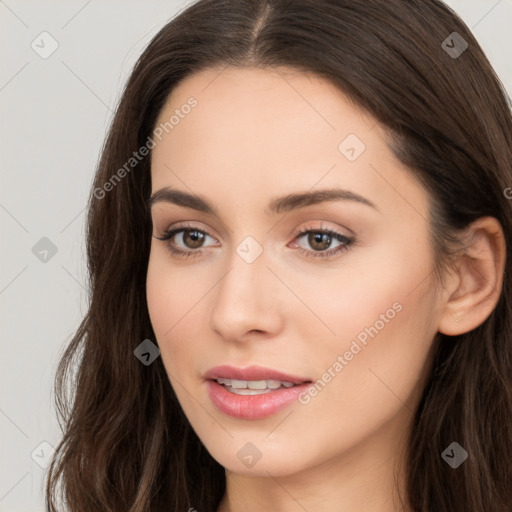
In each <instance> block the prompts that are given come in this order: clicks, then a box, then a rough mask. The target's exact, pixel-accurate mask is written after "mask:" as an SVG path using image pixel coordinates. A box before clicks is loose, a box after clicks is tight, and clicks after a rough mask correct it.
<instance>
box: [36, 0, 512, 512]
mask: <svg viewBox="0 0 512 512" xmlns="http://www.w3.org/2000/svg"><path fill="white" fill-rule="evenodd" d="M454 32H456V33H457V34H458V35H459V36H460V37H462V38H463V39H464V41H466V43H467V44H468V48H467V49H466V51H464V53H462V54H461V55H458V56H457V55H454V54H453V53H450V51H449V50H448V48H447V44H446V43H443V41H449V44H448V47H454V45H455V43H454V42H453V41H454V40H453V37H456V36H453V33H454ZM449 37H452V39H449ZM459 41H460V40H459ZM455 57H457V58H455ZM223 66H238V67H241V66H258V67H262V68H271V67H274V66H287V67H290V68H293V69H296V70H299V71H305V72H308V73H309V72H312V73H315V74H317V75H319V76H320V77H323V78H326V79H328V80H330V82H331V83H333V84H334V85H335V86H336V87H338V88H339V90H340V91H342V92H343V93H344V94H345V95H346V96H347V97H349V98H350V99H351V100H352V101H353V102H354V103H355V104H356V105H358V106H359V107H361V108H363V109H364V110H366V111H367V112H369V113H370V114H371V115H372V116H374V117H375V118H376V119H377V120H378V121H379V122H380V123H381V124H382V126H383V127H384V128H385V129H386V133H387V134H389V141H388V143H389V146H390V148H391V149H392V151H393V152H394V154H395V155H396V157H397V158H398V159H399V160H400V161H402V162H403V163H404V164H405V165H406V166H407V168H408V169H409V171H410V172H411V173H412V175H413V176H415V177H416V178H417V179H418V180H419V181H420V182H421V183H422V184H423V186H424V187H425V190H426V191H427V193H428V194H429V199H430V222H429V226H430V233H431V244H432V248H433V254H434V255H435V264H436V266H435V268H436V275H437V276H438V277H439V282H441V283H442V276H443V272H442V271H443V269H444V268H445V266H446V265H448V264H450V261H451V255H452V252H451V248H452V247H453V246H454V244H457V243H459V244H460V239H459V238H458V234H459V233H460V230H461V229H463V228H465V227H467V226H468V225H469V224H470V223H471V222H473V221H475V220H476V219H478V218H479V217H483V216H492V217H495V218H496V219H498V220H499V222H500V223H501V226H502V228H503V231H504V233H505V237H506V240H508V241H512V213H511V212H512V210H511V201H510V200H508V199H507V194H506V193H505V191H506V190H507V189H508V190H510V189H509V187H511V186H512V115H511V110H510V106H509V104H508V102H507V96H506V92H505V89H504V87H503V85H502V84H501V82H500V81H499V79H498V77H497V76H496V74H495V72H494V70H493V68H492V66H491V65H490V63H489V61H488V59H487V58H486V56H485V55H484V52H483V51H482V49H481V47H480V46H479V44H478V43H477V41H476V40H475V38H474V36H473V35H472V34H471V32H470V30H469V29H468V27H467V26H466V25H465V24H464V23H463V21H461V19H460V18H459V17H458V16H457V15H456V14H455V13H454V12H453V11H452V10H451V9H450V8H448V7H447V6H446V5H445V4H443V3H442V2H441V1H439V0H408V1H404V0H365V1H357V0H200V1H198V2H196V3H194V4H192V5H190V6H189V7H187V8H186V9H185V10H184V11H182V12H181V13H179V15H177V16H176V17H174V18H173V19H171V21H170V22H169V23H167V24H166V25H165V26H164V27H163V28H162V29H161V30H160V31H159V33H158V34H156V36H155V37H154V38H153V39H152V40H151V42H150V43H149V45H148V46H147V48H146V49H145V50H144V52H143V53H142V55H141V56H140V58H139V59H138V61H137V63H136V65H135V67H134V69H133V72H132V73H131V75H130V77H129V79H128V81H127V83H126V85H125V87H124V90H123V94H122V96H121V98H120V101H119V104H118V106H117V109H116V113H115V116H114V118H113V120H112V123H111V126H110V129H109V133H108V136H107V138H106V141H105V144H104V146H103V148H102V152H101V157H100V159H99V163H98V167H97V170H96V174H95V179H94V185H93V189H92V190H91V194H90V199H89V203H88V217H87V262H88V273H89V279H90V295H89V304H88V310H87V313H86V314H85V317H84V318H83V321H82V322H81V324H80V326H79V328H78V330H77V331H76V333H74V336H73V337H72V339H71V340H70V343H69V345H67V347H66V348H65V350H64V351H63V354H62V355H61V359H60V362H59V366H58V369H57V374H56V377H55V402H56V406H57V412H58V417H59V424H60V425H61V429H62V431H63V436H62V440H61V441H60V443H59V445H58V446H57V448H56V454H55V456H54V458H53V460H52V463H51V466H50V468H49V471H48V474H47V482H46V486H45V496H46V504H47V508H48V510H49V511H51V512H56V511H59V510H64V508H62V507H65V510H69V511H70V512H96V511H98V512H100V511H101V512H150V511H151V512H160V511H162V512H163V511H167V512H178V511H180V512H183V511H185V510H187V509H189V508H190V507H194V508H195V509H197V510H199V511H200V512H204V511H211V512H214V511H216V509H217V507H218V505H219V503H220V500H221V498H222V496H223V494H224V492H225V488H226V482H225V472H224V468H223V467H222V466H221V465H220V464H219V463H218V462H217V461H215V460H214V459H213V458H212V457H211V455H210V454H209V453H208V452H207V451H206V449H205V448H204V446H203V445H202V443H201V442H200V440H199V439H198V437H197V436H196V435H195V433H194V431H193V429H192V428H191V426H190V424H189V422H188V421H187V419H186V417H185V416H184V414H183V412H182V410H181V408H180V405H179V403H178V401H177V398H176V396H175V394H174V392H173V390H172V387H171V385H170V383H169V380H168V376H167V374H166V371H165V368H164V366H163V363H162V360H161V358H158V359H157V360H155V362H154V363H153V364H152V365H151V366H145V365H143V364H141V362H140V361H139V360H138V359H137V358H136V357H134V353H133V352H134V349H135V348H136V347H137V346H138V345H139V344H140V343H141V342H142V341H143V340H145V339H153V340H154V339H155V336H154V332H153V329H152V326H151V323H150V319H149V314H148V308H147V302H146V289H145V279H146V272H147V266H148V258H149V251H150V239H151V232H152V225H151V218H150V216H149V213H148V209H147V207H146V202H147V199H148V198H149V195H150V191H151V175H150V166H151V154H149V155H148V156H147V157H146V158H142V159H140V161H137V163H136V165H134V167H133V169H130V170H129V171H126V166H125V167H124V168H125V171H126V172H125V173H121V172H120V169H121V168H122V167H123V165H125V164H126V162H128V161H130V158H132V157H133V154H134V152H136V151H137V150H138V149H139V148H141V147H142V146H144V145H145V144H146V143H147V140H148V137H149V136H150V135H151V134H152V131H153V129H154V128H155V122H156V119H157V117H158V115H159V113H160V112H161V109H162V107H163V106H164V104H165V102H166V100H167V99H168V97H169V94H170V93H171V92H172V90H173V89H174V88H175V87H176V85H177V84H178V83H179V82H180V81H181V80H183V79H184V78H185V77H187V76H189V75H191V74H192V73H194V72H196V71H200V70H203V69H206V68H212V67H219V69H220V68H222V67H223ZM199 108H200V107H199ZM121 174H122V179H119V178H120V175H121ZM115 176H117V179H116V178H115ZM107 182H108V183H110V186H107V185H106V184H107ZM511 258H512V251H510V250H509V251H507V256H506V266H505V273H504V276H503V278H504V282H503V288H502V291H501V294H500V297H499V300H498V303H497V305H496V307H495V309H494V310H493V312H492V314H491V315H490V316H489V317H488V318H487V319H486V320H485V322H483V323H482V324H481V325H480V326H478V327H477V328H475V329H474V330H472V331H470V332H468V333H465V334H462V335H459V336H445V335H442V334H439V333H438V335H437V337H436V338H438V341H439V343H438V344H437V347H436V350H435V357H434V358H433V361H434V362H433V366H432V371H431V374H430V376H429V379H428V382H427V384H426V387H425V389H424V393H423V395H422V398H421V401H420V403H419V406H418V408H417V411H415V419H414V423H413V428H412V432H411V435H410V439H409V442H408V446H407V486H406V492H407V496H406V499H407V501H408V502H409V503H410V505H411V507H412V508H413V510H414V511H415V512H457V511H460V512H483V511H486V512H488V511H490V510H492V511H493V512H510V511H511V510H512V485H511V483H512V467H511V461H512V374H511V373H512V297H511V293H512V281H511V280H512V273H511V268H512V267H511V265H512V260H511ZM454 440H456V441H457V442H458V443H459V444H461V445H462V446H463V447H464V448H465V449H466V450H467V451H468V453H469V458H468V459H467V460H466V461H465V463H464V464H462V465H461V466H460V467H458V468H457V469H456V470H454V469H452V468H451V467H450V466H449V465H448V464H446V463H445V462H444V461H443V460H442V458H441V452H442V451H443V450H444V448H446V447H447V446H448V445H449V444H450V443H451V442H452V441H454Z"/></svg>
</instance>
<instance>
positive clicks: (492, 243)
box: [438, 217, 506, 336]
mask: <svg viewBox="0 0 512 512" xmlns="http://www.w3.org/2000/svg"><path fill="white" fill-rule="evenodd" d="M465 240H466V248H465V251H464V253H463V254H462V255H461V256H460V257H459V260H458V261H457V262H456V266H457V272H456V274H454V275H453V276H452V277H451V280H450V283H451V284H452V287H451V289H448V297H447V299H446V302H445V303H444V305H442V311H441V313H440V316H439V325H438V331H439V332H441V333H443V334H446V335H448V336H456V335H459V334H464V333H466V332H469V331H471V330H473V329H475V328H476V327H478V326H479V325H481V324H482V323H483V322H485V320H486V319H487V318H488V317H489V316H490V314H491V313H492V311H493V310H494V308H495V307H496V304H497V303H498V299H499V297H500V294H501V290H502V286H503V274H504V269H505V261H506V242H505V236H504V234H503V229H502V227H501V224H500V223H499V221H498V220H497V219H496V218H494V217H481V218H480V219H478V220H476V221H475V222H473V223H472V224H471V225H470V226H469V227H468V230H467V235H466V238H465Z"/></svg>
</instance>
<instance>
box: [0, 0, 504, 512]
mask: <svg viewBox="0 0 512 512" xmlns="http://www.w3.org/2000/svg"><path fill="white" fill-rule="evenodd" d="M187 3H189V2H177V1H163V0H159V1H155V0H152V1H147V0H146V1H144V2H143V1H140V0H139V1H133V0H132V1H127V0H103V1H99V0H89V1H80V2H77V1H67V2H64V1H61V2H56V1H53V2H50V1H38V2H35V1H32V2H29V1H21V0H5V1H3V0H0V43H1V44H0V49H1V50H0V51H1V73H0V102H1V103H0V105H1V109H2V113H1V118H0V119H1V123H0V130H1V132H0V144H1V146H0V148H1V149H0V150H1V153H0V154H1V160H0V162H1V179H2V187H1V189H0V191H1V192H0V223H1V229H2V240H3V242H2V247H3V251H2V252H1V253H0V254H1V256H2V263H1V265H0V268H1V275H0V307H1V315H2V316H1V319H2V323H1V330H2V355H1V358H0V365H1V366H0V378H1V382H0V392H1V395H0V450H1V451H0V460H1V466H0V512H26V511H43V510H44V498H43V493H42V484H43V477H44V473H45V469H44V467H45V465H46V462H47V460H48V457H49V455H50V454H51V448H50V446H51V445H53V446H56V444H57V442H58V440H59V438H60V430H59V428H58V424H57V421H56V415H55V411H54V408H53V390H52V386H53V377H54V374H55V369H56V364H57V361H58V359H59V356H60V354H61V351H62V349H63V347H64V346H65V344H66V343H67V342H68V341H69V340H70V338H71V336H72V334H73V332H74V330H75V329H76V328H77V327H78V324H79V322H80V320H81V318H82V316H83V315H84V313H85V311H86V304H87V302H86V298H87V293H86V284H87V283H86V266H85V259H84V233H85V231H84V221H85V205H86V201H87V196H88V193H89V189H90V186H91V183H92V177H93V173H94V169H95V166H96V163H97V160H98V156H99V150H100V148H101V145H102V143H103V140H104V136H105V133H106V129H107V127H108V124H109V122H110V120H111V118H112V114H113V109H114V108H115V105H116V103H117V100H118V99H119V94H120V90H121V87H122V85H123V84H124V82H125V80H126V78H127V76H128V74H129V72H130V70H131V68H132V66H133V64H134V63H135V60H136V59H137V57H138V56H139V55H140V53H141V52H142V50H143V48H144V47H145V45H146V44H147V43H148V42H149V40H150V39H151V37H152V36H153V35H154V34H155V33H156V32H157V31H158V30H159V29H160V28H161V27H162V26H163V25H164V24H165V23H166V21H167V20H169V19H170V18H171V17H173V16H174V14H175V13H177V12H178V10H181V9H182V8H183V7H184V6H185V5H186V4H187ZM448 3H449V5H451V6H452V7H453V8H454V9H455V10H456V11H457V12H458V13H459V14H460V15H461V16H462V18H463V19H464V21H465V22H466V23H467V24H468V26H469V27H470V28H472V30H473V32H474V34H475V36H476V37H477V39H478V40H479V42H480V44H481V45H482V46H483V48H484V51H486V53H487V55H488V57H489V59H490V61H491V63H492V64H493V66H494V67H495V69H496V71H497V73H498V75H499V76H500V79H501V80H502V82H503V83H504V85H505V87H506V88H507V90H508V92H509V94H510V95H511V96H512V63H511V59H510V49H511V48H512V0H500V1H498V0H489V1H488V0H451V1H449V2H448ZM44 31H47V32H48V33H49V34H51V38H53V40H55V41H56V42H57V44H58V48H57V49H56V51H55V52H54V53H53V54H51V55H50V56H49V57H47V58H42V57H41V56H40V55H41V54H43V55H44V52H49V50H51V45H52V44H55V43H53V40H52V39H51V38H50V37H49V36H40V34H41V33H42V32H44ZM447 35H448V34H447ZM33 41H34V43H33ZM32 44H33V45H34V46H35V47H36V49H33V48H32V46H31V45H32ZM440 44H441V41H440ZM36 50H37V51H36ZM37 52H39V53H37ZM461 94H462V92H461ZM511 186H512V184H511ZM43 237H46V238H47V239H49V240H50V241H51V244H53V246H55V248H56V249H57V252H56V253H55V254H54V255H52V252H51V249H50V250H49V252H48V253H47V254H46V253H44V250H45V249H48V248H49V245H48V241H45V240H43V241H40V240H41V239H42V238H43ZM36 244H38V245H36ZM34 246H36V249H34V250H33V247H34ZM34 252H35V253H36V254H34ZM41 258H43V259H45V258H46V261H41ZM41 443H43V444H41Z"/></svg>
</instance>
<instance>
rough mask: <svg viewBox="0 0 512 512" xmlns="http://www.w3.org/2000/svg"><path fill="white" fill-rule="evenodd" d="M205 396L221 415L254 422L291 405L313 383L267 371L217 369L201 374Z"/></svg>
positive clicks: (251, 368) (227, 367) (222, 367)
mask: <svg viewBox="0 0 512 512" xmlns="http://www.w3.org/2000/svg"><path fill="white" fill-rule="evenodd" d="M204 378H205V380H206V386H207V391H208V395H209V397H210V400H211V401H212V402H213V404H214V405H215V406H216V407H217V408H218V409H219V410H220V411H221V412H222V413H224V414H227V415H229V416H232V417H235V418H239V419H248V420H255V419H261V418H265V417H268V416H271V415H273V414H275V413H277V412H278V411H281V410H282V409H283V408H285V407H286V406H288V405H289V404H291V403H292V402H293V401H294V400H296V399H297V397H298V396H299V395H300V394H301V393H302V392H304V391H305V390H306V389H307V387H308V385H309V384H311V382H312V380H311V379H309V378H306V377H298V376H296V375H289V374H286V373H283V372H280V371H276V370H272V369H270V368H263V367H260V366H250V367H248V368H235V367H233V366H216V367H215V368H211V369H210V370H208V371H207V372H206V373H205V374H204Z"/></svg>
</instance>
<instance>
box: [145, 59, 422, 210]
mask: <svg viewBox="0 0 512 512" xmlns="http://www.w3.org/2000/svg"><path fill="white" fill-rule="evenodd" d="M190 98H194V100H195V102H196V104H195V106H194V107H193V108H188V107H187V108H185V107H184V106H186V105H187V104H188V103H190ZM172 116H174V121H173V123H172V128H169V127H168V130H167V132H164V133H163V136H162V139H161V141H157V144H156V146H155V148H154V149H153V150H152V153H153V155H152V188H153V191H155V190H157V189H158V188H161V187H165V186H169V185H175V186H178V187H181V188H191V189H194V191H195V192H197V193H200V194H202V195H206V196H208V195H209V192H213V191H215V193H216V195H217V196H218V195H219V194H218V193H219V191H221V190H222V194H225V198H226V200H233V197H231V196H230V195H229V192H230V191H231V192H233V194H232V195H234V194H235V193H236V195H237V196H238V201H244V200H246V199H247V198H248V197H249V196H251V197H254V196H258V195H262V196H263V195H264V196H265V197H269V196H274V195H279V192H281V193H285V192H287V191H297V190H310V189H311V188H312V187H315V186H321V187H323V186H339V187H342V188H345V189H351V190H354V191H355V192H359V193H361V194H363V193H364V194H365V195H366V196H367V197H368V196H369V197H373V198H375V200H374V202H375V203H376V204H379V203H380V204H381V205H383V203H387V204H388V206H389V207H391V208H396V203H397V191H399V190H402V193H403V194H406V195H409V196H411V194H413V195H414V194H416V196H417V197H410V200H411V201H417V203H418V204H421V203H422V202H424V200H425V198H424V197H421V196H422V190H421V189H418V184H417V183H416V182H415V181H413V180H412V177H411V176H410V174H409V173H408V172H406V169H404V168H403V166H402V165H401V164H400V162H399V161H398V160H397V159H396V158H395V157H394V155H392V153H391V151H390V149H389V148H388V146H387V145H386V142H385V140H384V136H383V134H384V131H383V129H382V127H381V126H380V125H379V123H377V121H376V120H375V119H374V118H373V117H372V116H370V115H369V114H368V113H367V112H365V111H364V110H363V109H361V108H359V107H358V106H356V105H355V104H354V103H353V102H351V101H350V99H348V98H347V97H346V96H345V95H344V94H343V93H342V92H341V91H340V90H339V89H337V88H336V87H335V86H334V85H333V84H332V83H331V82H329V81H328V80H326V79H323V78H321V77H318V76H316V75H313V74H306V73H303V72H300V71H297V70H291V69H288V68H273V69H268V68H233V67H227V68H212V69H207V70H203V71H201V72H198V73H195V74H192V75H190V76H188V77H187V78H186V79H184V80H183V81H182V82H181V83H180V84H179V85H178V86H177V87H176V88H175V89H174V90H173V92H172V94H171V95H170V97H169V98H168V100H167V102H166V104H165V106H164V108H163V109H162V111H161V112H160V115H159V117H158V120H157V125H162V124H163V123H166V122H168V121H169V120H170V119H171V117H172ZM168 125H169V123H168ZM345 141H348V142H345ZM347 144H348V145H349V146H350V145H352V146H354V147H355V150H356V152H357V153H359V152H360V155H359V156H358V157H357V159H350V158H347V154H345V153H344V151H346V149H347V147H346V146H347ZM349 149H350V148H349ZM349 156H350V155H349ZM386 181H387V182H388V184H387V185H386ZM228 198H229V199H228ZM221 200H222V197H221ZM372 200H373V199H372ZM420 207H421V206H420Z"/></svg>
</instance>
